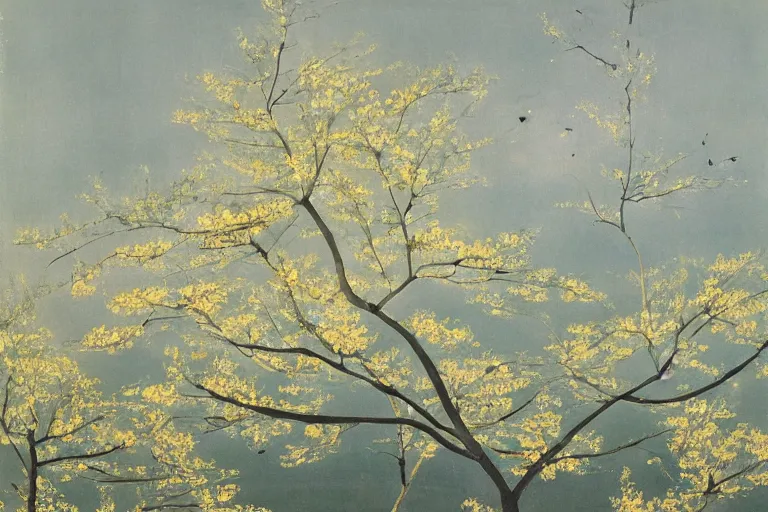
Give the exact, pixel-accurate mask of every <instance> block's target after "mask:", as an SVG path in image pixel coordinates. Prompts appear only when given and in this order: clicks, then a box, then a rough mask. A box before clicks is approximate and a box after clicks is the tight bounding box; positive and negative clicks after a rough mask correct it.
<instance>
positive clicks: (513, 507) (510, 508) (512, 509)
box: [501, 491, 520, 512]
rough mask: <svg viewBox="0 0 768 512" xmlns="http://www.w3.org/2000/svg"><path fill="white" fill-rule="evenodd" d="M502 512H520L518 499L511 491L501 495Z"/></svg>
mask: <svg viewBox="0 0 768 512" xmlns="http://www.w3.org/2000/svg"><path fill="white" fill-rule="evenodd" d="M501 512H520V506H519V505H518V498H517V496H515V495H514V494H512V492H510V491H506V492H502V493H501Z"/></svg>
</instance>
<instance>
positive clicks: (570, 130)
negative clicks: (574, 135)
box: [565, 128, 573, 132]
mask: <svg viewBox="0 0 768 512" xmlns="http://www.w3.org/2000/svg"><path fill="white" fill-rule="evenodd" d="M565 131H567V132H572V131H573V128H566V129H565Z"/></svg>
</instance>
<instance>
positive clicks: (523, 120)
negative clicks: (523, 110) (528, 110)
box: [518, 116, 528, 123]
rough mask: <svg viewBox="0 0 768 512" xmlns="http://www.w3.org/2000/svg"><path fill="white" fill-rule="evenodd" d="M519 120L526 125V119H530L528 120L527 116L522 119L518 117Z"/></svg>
mask: <svg viewBox="0 0 768 512" xmlns="http://www.w3.org/2000/svg"><path fill="white" fill-rule="evenodd" d="M518 119H519V120H520V122H521V123H524V122H525V121H526V119H528V118H527V117H525V116H520V117H518Z"/></svg>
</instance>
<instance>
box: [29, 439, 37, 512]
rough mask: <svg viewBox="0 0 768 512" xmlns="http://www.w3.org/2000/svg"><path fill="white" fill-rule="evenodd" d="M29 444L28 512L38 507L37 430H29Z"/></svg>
mask: <svg viewBox="0 0 768 512" xmlns="http://www.w3.org/2000/svg"><path fill="white" fill-rule="evenodd" d="M27 445H28V447H29V471H28V472H27V473H28V474H27V482H28V483H27V485H28V486H29V489H28V490H27V512H35V510H36V509H37V446H35V431H34V430H31V429H30V430H27Z"/></svg>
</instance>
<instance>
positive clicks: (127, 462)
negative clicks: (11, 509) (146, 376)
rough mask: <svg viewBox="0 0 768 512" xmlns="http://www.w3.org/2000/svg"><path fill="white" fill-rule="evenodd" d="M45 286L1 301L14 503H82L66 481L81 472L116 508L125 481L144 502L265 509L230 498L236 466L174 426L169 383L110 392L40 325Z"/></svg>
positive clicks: (44, 506)
mask: <svg viewBox="0 0 768 512" xmlns="http://www.w3.org/2000/svg"><path fill="white" fill-rule="evenodd" d="M41 290H42V289H41ZM38 295H39V293H37V292H32V291H23V292H22V293H18V292H16V291H15V289H14V288H13V287H10V288H8V289H6V292H5V297H4V298H3V299H4V301H3V303H2V306H0V307H1V308H2V309H0V318H2V322H0V325H2V330H0V355H2V361H1V364H0V377H2V380H3V387H2V394H0V445H6V446H9V447H10V449H11V453H12V454H13V457H15V462H16V464H17V466H18V470H17V471H18V478H17V477H12V478H11V480H10V481H9V482H8V488H3V489H2V493H3V494H9V495H11V496H13V495H14V494H15V495H16V498H17V499H18V500H19V501H20V502H22V503H23V505H22V506H20V507H19V508H17V509H16V510H18V511H25V512H43V511H73V512H76V511H77V510H79V507H78V506H77V504H76V502H75V503H70V501H69V500H68V499H67V495H66V494H67V493H66V492H63V491H62V485H66V484H67V483H68V482H72V481H74V480H80V481H84V482H90V483H93V484H94V485H96V486H97V487H98V489H99V492H100V494H101V502H102V503H101V507H100V508H99V511H100V512H108V511H110V510H112V511H113V510H115V501H114V498H113V496H112V492H111V491H112V490H113V489H114V487H116V486H119V485H130V486H133V487H135V488H136V491H138V496H139V498H138V502H137V505H136V506H135V509H134V510H136V511H137V512H139V511H149V510H164V509H169V508H176V509H179V508H181V506H182V505H183V506H184V507H193V508H195V509H197V510H213V509H215V510H216V511H217V512H225V511H231V512H236V511H243V512H257V509H256V508H254V507H248V508H243V507H241V506H235V507H233V508H227V505H226V503H227V502H229V501H231V499H232V498H233V497H234V496H235V495H236V493H237V491H238V487H237V485H236V484H233V483H226V481H227V480H231V479H232V478H233V477H234V476H236V475H237V473H236V472H233V471H226V470H218V469H216V468H215V467H214V465H213V464H212V463H211V462H209V461H205V460H203V459H201V458H200V457H197V456H195V454H194V447H195V442H194V440H193V439H192V436H191V435H190V434H188V433H183V432H177V431H175V430H174V428H173V424H172V423H171V421H170V420H171V415H170V411H169V410H167V409H166V408H163V407H162V404H163V400H162V397H161V388H162V387H161V386H145V387H143V389H142V390H141V393H140V394H139V393H138V388H133V389H131V388H126V389H124V390H123V393H122V395H123V397H122V399H121V398H120V397H116V396H112V397H104V396H103V394H102V393H101V392H100V391H99V389H98V385H99V381H98V379H94V378H90V377H88V376H87V375H85V374H84V373H83V372H82V371H81V370H80V368H79V365H78V363H77V362H76V361H75V360H74V359H73V358H72V357H70V356H69V355H66V354H65V353H64V352H65V351H64V350H61V349H56V348H54V346H53V344H52V335H51V332H50V331H48V330H47V329H42V328H35V327H34V324H35V313H34V310H35V302H36V299H37V298H39V297H38ZM126 397H135V398H137V399H139V400H134V401H130V399H129V398H126ZM137 448H143V449H144V450H145V451H146V452H147V453H146V454H142V453H141V452H140V451H137ZM130 455H133V456H130ZM142 455H144V456H143V457H142ZM150 455H151V459H150V463H149V464H148V463H147V460H146V459H148V458H149V456H150ZM3 487H5V485H4V486H3ZM79 494H82V493H79ZM180 499H183V501H180ZM134 501H136V500H134ZM190 503H191V504H192V505H190ZM4 507H5V505H4V504H3V502H0V509H4ZM258 510H259V511H265V510H266V509H258Z"/></svg>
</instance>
